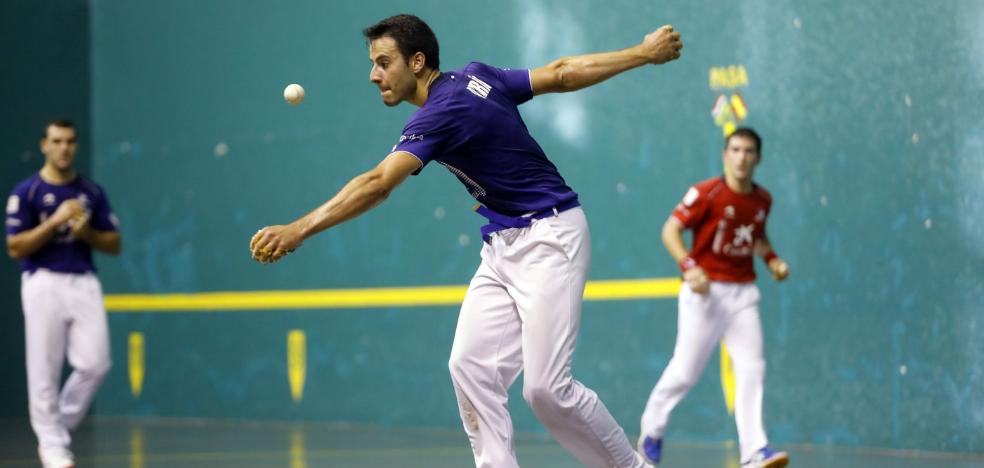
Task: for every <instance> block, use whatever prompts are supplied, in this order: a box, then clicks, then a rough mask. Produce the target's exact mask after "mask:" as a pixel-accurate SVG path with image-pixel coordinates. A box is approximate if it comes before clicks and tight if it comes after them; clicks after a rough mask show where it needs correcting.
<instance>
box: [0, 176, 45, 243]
mask: <svg viewBox="0 0 984 468" xmlns="http://www.w3.org/2000/svg"><path fill="white" fill-rule="evenodd" d="M5 224H6V226H7V235H8V236H13V235H15V234H20V233H21V232H24V231H27V230H29V229H33V228H34V227H35V226H37V225H38V214H37V212H36V211H35V210H34V208H33V207H32V206H31V204H30V203H29V201H28V200H27V187H26V186H21V187H16V188H14V190H13V192H11V193H10V197H9V198H7V220H6V222H5Z"/></svg>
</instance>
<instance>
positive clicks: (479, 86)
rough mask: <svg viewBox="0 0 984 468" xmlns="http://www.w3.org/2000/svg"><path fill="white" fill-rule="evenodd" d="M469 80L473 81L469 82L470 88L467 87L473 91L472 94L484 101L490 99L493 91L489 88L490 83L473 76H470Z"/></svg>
mask: <svg viewBox="0 0 984 468" xmlns="http://www.w3.org/2000/svg"><path fill="white" fill-rule="evenodd" d="M468 78H471V81H469V82H468V87H467V89H468V91H471V93H472V94H474V95H476V96H478V97H480V98H482V99H485V98H488V97H489V93H490V92H491V91H492V87H491V86H489V84H488V83H486V82H484V81H482V80H480V79H478V78H476V77H474V76H472V75H468Z"/></svg>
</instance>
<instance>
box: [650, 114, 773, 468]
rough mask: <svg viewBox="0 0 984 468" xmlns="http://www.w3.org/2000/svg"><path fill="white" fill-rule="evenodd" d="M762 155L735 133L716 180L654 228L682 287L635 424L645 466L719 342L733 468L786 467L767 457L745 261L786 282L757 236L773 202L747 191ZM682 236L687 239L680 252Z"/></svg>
mask: <svg viewBox="0 0 984 468" xmlns="http://www.w3.org/2000/svg"><path fill="white" fill-rule="evenodd" d="M761 149H762V139H761V138H760V137H759V135H758V134H757V133H755V131H754V130H752V129H750V128H745V127H743V128H739V129H737V130H735V131H734V132H733V133H732V134H731V135H729V136H728V138H727V139H725V145H724V151H723V152H722V158H723V159H724V177H716V178H713V179H709V180H705V181H703V182H700V183H698V184H696V185H694V186H693V187H691V188H690V190H688V191H687V194H686V195H685V196H684V197H683V201H681V202H680V204H678V205H677V206H676V208H675V209H674V210H673V214H672V215H671V216H670V218H669V219H668V220H667V221H666V224H665V225H664V226H663V244H664V245H665V246H666V250H668V251H669V253H670V255H671V256H673V259H674V260H676V262H677V263H678V264H679V265H680V269H681V270H682V271H683V279H684V284H683V286H682V287H681V289H680V297H679V319H678V328H677V342H676V348H675V349H674V350H673V358H672V359H670V363H669V364H668V365H667V366H666V370H664V371H663V375H662V376H661V377H660V379H659V382H658V383H657V384H656V387H655V388H654V389H653V391H652V394H651V395H650V396H649V401H648V402H647V403H646V409H645V411H644V412H643V415H642V423H641V424H642V436H641V437H640V441H639V449H640V452H641V453H642V454H643V456H644V457H645V458H646V460H647V461H648V462H650V463H653V464H655V463H658V462H659V458H660V451H661V448H662V442H663V434H664V431H665V429H666V424H667V422H668V421H669V417H670V412H671V411H673V408H674V407H675V406H676V404H677V403H679V402H680V400H681V399H683V397H684V396H685V395H686V394H687V392H688V391H689V390H690V388H691V387H693V385H694V384H695V383H696V382H697V379H698V378H699V377H700V374H701V372H702V371H703V369H704V366H705V365H706V364H707V359H708V357H710V354H711V351H713V350H714V346H715V345H716V344H717V342H718V340H721V339H723V340H724V342H725V344H726V345H727V347H728V350H729V351H730V353H731V359H732V361H733V363H734V370H735V380H736V391H735V422H736V424H737V426H738V440H739V443H740V447H741V461H742V466H743V467H768V468H772V467H781V466H786V464H787V463H789V456H788V455H787V454H786V453H785V452H776V451H773V450H772V449H770V448H769V447H768V439H767V438H766V435H765V428H764V426H763V424H762V391H763V382H764V379H765V359H764V358H763V357H762V327H761V324H760V322H759V297H760V296H759V290H758V287H757V286H756V285H755V270H754V268H753V255H754V254H758V255H759V256H761V257H762V258H763V260H764V261H765V263H766V264H767V265H768V268H769V271H770V272H771V273H772V277H773V278H775V279H776V280H777V281H782V280H784V279H786V276H788V275H789V267H788V266H787V265H786V262H784V261H783V260H782V259H781V258H779V257H778V256H777V255H776V253H775V252H774V251H773V250H772V244H771V243H770V242H769V238H768V237H767V236H766V233H765V220H766V218H767V217H768V215H769V209H770V207H771V206H772V196H771V195H769V192H768V191H766V190H765V189H764V188H762V187H761V186H759V185H758V184H756V183H754V182H753V181H752V174H753V173H754V171H755V167H756V166H757V165H758V163H759V161H760V160H761ZM684 229H692V230H693V248H692V249H691V250H690V251H689V252H688V251H687V247H686V244H685V243H684V240H683V230H684Z"/></svg>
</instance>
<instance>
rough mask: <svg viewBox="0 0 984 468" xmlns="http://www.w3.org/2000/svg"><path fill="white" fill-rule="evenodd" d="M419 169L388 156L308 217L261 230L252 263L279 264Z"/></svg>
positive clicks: (253, 242) (408, 159) (407, 157)
mask: <svg viewBox="0 0 984 468" xmlns="http://www.w3.org/2000/svg"><path fill="white" fill-rule="evenodd" d="M420 165H421V163H420V160H419V159H417V157H416V156H414V155H412V154H410V153H407V152H405V151H396V152H393V153H390V154H389V156H386V158H385V159H383V161H382V162H380V163H379V165H377V166H376V167H374V168H373V169H371V170H369V171H367V172H365V173H363V174H360V175H358V176H356V177H355V178H353V179H352V180H350V181H349V182H348V183H347V184H345V186H344V187H342V189H341V190H339V191H338V193H337V194H336V195H335V196H334V197H331V199H329V200H328V201H327V202H325V203H324V204H323V205H321V206H319V207H318V208H315V209H314V210H312V211H311V212H310V213H308V214H306V215H304V216H302V217H300V218H298V219H297V220H296V221H294V222H292V223H290V224H287V225H282V226H267V227H265V228H263V229H260V230H259V231H258V232H257V233H256V234H255V235H254V236H253V238H252V239H250V243H249V249H250V253H251V254H252V256H253V259H254V260H256V261H258V262H260V263H271V262H275V261H277V260H280V259H281V258H283V257H284V256H285V255H287V254H288V253H290V252H292V251H294V249H296V248H298V247H300V245H301V243H303V242H304V240H305V239H307V238H309V237H311V236H313V235H315V234H317V233H319V232H321V231H324V230H326V229H328V228H330V227H332V226H335V225H338V224H341V223H343V222H345V221H348V220H350V219H353V218H355V217H357V216H359V215H361V214H363V213H365V212H367V211H369V210H371V209H373V208H375V207H376V206H378V205H379V204H380V203H382V202H383V200H386V198H388V197H389V195H390V193H392V192H393V190H394V189H395V188H396V187H397V186H398V185H400V184H401V183H403V181H404V180H406V178H407V177H408V176H409V175H410V174H412V173H413V172H414V171H416V170H417V169H420Z"/></svg>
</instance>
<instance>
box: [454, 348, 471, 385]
mask: <svg viewBox="0 0 984 468" xmlns="http://www.w3.org/2000/svg"><path fill="white" fill-rule="evenodd" d="M472 367H474V365H473V364H472V363H471V359H469V358H468V356H467V355H465V354H463V353H460V352H457V351H456V350H452V351H451V357H450V358H449V359H448V370H449V371H450V372H451V380H454V381H458V380H461V379H463V378H465V377H466V376H468V375H469V374H471V373H472V372H473V371H472V370H471V369H472Z"/></svg>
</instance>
